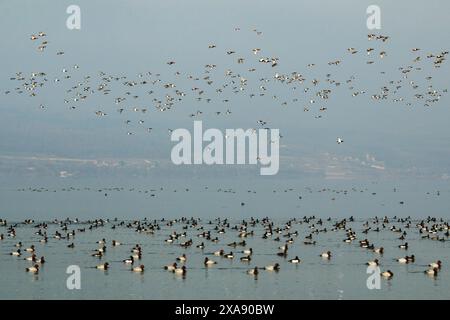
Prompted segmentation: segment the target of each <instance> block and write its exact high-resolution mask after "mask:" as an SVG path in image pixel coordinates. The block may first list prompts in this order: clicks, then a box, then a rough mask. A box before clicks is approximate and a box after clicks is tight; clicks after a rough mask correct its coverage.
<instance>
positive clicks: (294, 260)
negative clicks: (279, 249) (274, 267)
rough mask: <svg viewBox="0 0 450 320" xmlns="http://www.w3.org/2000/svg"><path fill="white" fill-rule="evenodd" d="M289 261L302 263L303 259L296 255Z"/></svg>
mask: <svg viewBox="0 0 450 320" xmlns="http://www.w3.org/2000/svg"><path fill="white" fill-rule="evenodd" d="M289 262H290V263H294V264H296V263H300V262H301V260H300V259H299V258H298V256H295V258H294V259H290V260H289Z"/></svg>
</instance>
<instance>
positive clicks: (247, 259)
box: [240, 256, 252, 262]
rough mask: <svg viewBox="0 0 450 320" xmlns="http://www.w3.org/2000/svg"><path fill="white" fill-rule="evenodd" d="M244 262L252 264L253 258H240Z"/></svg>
mask: <svg viewBox="0 0 450 320" xmlns="http://www.w3.org/2000/svg"><path fill="white" fill-rule="evenodd" d="M240 260H241V261H242V262H250V261H251V260H252V257H251V256H243V257H241V258H240Z"/></svg>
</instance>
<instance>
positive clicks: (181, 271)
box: [173, 266, 186, 275]
mask: <svg viewBox="0 0 450 320" xmlns="http://www.w3.org/2000/svg"><path fill="white" fill-rule="evenodd" d="M173 273H175V274H180V275H185V274H186V266H182V267H181V268H176V269H174V270H173Z"/></svg>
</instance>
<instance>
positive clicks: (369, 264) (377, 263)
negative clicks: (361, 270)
mask: <svg viewBox="0 0 450 320" xmlns="http://www.w3.org/2000/svg"><path fill="white" fill-rule="evenodd" d="M367 265H368V266H371V267H377V266H378V265H379V261H378V259H375V260H372V261H368V262H367Z"/></svg>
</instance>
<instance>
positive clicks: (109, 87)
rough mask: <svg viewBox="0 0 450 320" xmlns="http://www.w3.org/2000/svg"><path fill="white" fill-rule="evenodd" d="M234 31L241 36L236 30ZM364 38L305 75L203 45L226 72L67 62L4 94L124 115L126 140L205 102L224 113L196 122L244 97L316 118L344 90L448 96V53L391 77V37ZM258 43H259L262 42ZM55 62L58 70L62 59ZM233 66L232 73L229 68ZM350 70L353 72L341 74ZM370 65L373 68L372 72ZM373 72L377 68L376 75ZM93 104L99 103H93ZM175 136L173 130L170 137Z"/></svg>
mask: <svg viewBox="0 0 450 320" xmlns="http://www.w3.org/2000/svg"><path fill="white" fill-rule="evenodd" d="M252 31H253V32H254V33H255V35H256V36H257V37H261V36H262V32H261V31H259V30H257V29H253V30H252ZM235 32H243V31H241V29H240V28H235ZM30 39H31V41H32V42H33V43H35V42H38V43H39V45H38V47H37V51H38V52H40V53H42V52H46V51H48V50H49V48H48V47H49V46H50V44H49V41H48V40H47V34H46V33H44V32H39V33H37V34H33V35H31V37H30ZM367 40H368V43H369V44H368V45H367V47H365V48H359V49H357V48H353V47H350V48H347V50H345V51H344V50H343V52H342V56H341V57H340V58H339V59H334V60H331V61H328V62H327V63H323V64H319V63H317V64H316V63H308V64H307V65H305V66H296V68H301V69H305V70H304V72H298V71H292V70H291V71H288V70H286V69H283V62H282V60H281V59H280V58H279V57H276V56H271V55H270V52H266V51H265V50H264V48H261V47H259V46H258V47H255V48H253V49H252V50H250V51H249V52H247V51H245V52H241V51H238V50H236V49H230V48H220V47H219V46H218V45H216V44H213V43H211V44H209V45H208V46H205V49H206V50H209V51H212V52H211V55H212V57H213V58H211V57H209V58H208V60H210V61H211V60H213V59H217V60H218V61H222V62H223V63H222V67H221V63H219V62H217V63H215V62H209V63H207V64H205V65H204V67H203V69H201V70H199V72H198V73H196V74H194V73H186V72H183V71H182V70H181V68H180V69H179V68H178V64H177V61H175V60H170V59H168V61H167V62H166V67H167V74H166V75H163V74H161V73H160V72H152V71H142V72H141V73H139V74H137V75H134V76H129V75H126V74H111V73H108V72H104V71H100V72H99V73H97V74H81V73H80V70H81V69H80V66H79V65H78V64H73V63H70V65H71V66H67V65H66V66H65V67H64V66H61V67H58V68H60V70H59V71H57V72H56V74H54V73H48V72H46V71H42V70H41V71H33V72H31V73H29V72H23V71H18V72H16V74H15V75H13V76H11V77H10V80H11V81H13V82H14V83H15V85H14V88H13V89H9V90H6V91H5V92H4V93H5V94H13V93H15V94H17V95H22V96H23V95H27V96H29V97H31V98H33V99H34V101H36V100H37V101H43V100H40V99H36V98H35V97H38V96H39V94H40V93H41V91H42V90H44V88H46V87H50V88H51V90H52V92H54V91H53V90H63V91H64V95H65V97H64V99H63V101H61V102H60V103H61V104H62V103H64V105H66V106H67V108H68V109H69V110H79V109H87V110H90V111H89V112H92V115H93V116H97V117H99V118H107V116H108V115H110V114H111V113H113V112H117V113H118V114H120V115H123V116H125V119H124V120H123V123H124V124H125V127H126V132H127V134H128V135H134V134H136V133H137V132H138V131H137V130H144V131H145V132H148V133H150V132H152V130H153V127H152V126H151V121H152V120H151V118H150V119H149V118H148V115H149V112H150V111H151V110H156V111H159V112H162V111H168V110H171V109H174V108H175V106H177V105H183V104H184V105H186V106H189V105H192V104H194V105H197V106H201V105H202V103H204V104H206V105H214V107H220V106H223V107H224V108H223V109H220V110H211V107H209V108H207V109H204V108H200V109H198V110H197V111H195V112H192V113H189V116H190V117H192V118H198V117H201V116H202V115H206V114H212V115H216V116H228V115H230V114H232V108H231V103H232V102H233V97H235V96H237V95H239V96H247V97H248V98H250V99H257V98H258V97H260V98H268V99H269V101H270V103H271V104H275V105H278V106H280V107H287V106H291V105H292V106H293V107H294V108H298V109H299V110H302V111H303V112H310V111H311V112H314V118H316V119H320V118H322V117H324V115H325V114H326V111H327V110H328V108H329V106H328V104H329V100H330V98H331V97H332V96H333V95H334V94H335V90H336V89H338V88H340V87H344V86H345V87H346V88H347V90H348V91H349V95H350V96H351V97H353V98H357V97H360V96H363V95H370V99H371V100H372V101H391V102H394V103H402V104H405V105H406V106H409V107H412V106H413V105H416V104H421V105H423V106H425V107H432V106H433V105H434V104H436V103H437V102H439V100H440V99H441V97H442V95H443V94H445V93H447V89H446V88H437V87H435V86H434V85H433V83H432V80H433V76H434V74H433V72H435V70H438V69H439V68H441V66H442V65H443V63H444V62H445V60H446V56H447V55H448V51H442V52H436V53H422V50H421V49H420V48H412V49H411V52H410V53H409V54H410V55H411V56H410V57H408V58H407V60H406V61H405V62H404V63H403V64H401V65H397V67H396V69H394V70H393V71H392V70H390V71H389V72H388V71H383V68H384V66H383V61H384V60H387V59H389V54H388V51H387V50H388V49H387V48H386V45H387V43H388V42H390V37H389V36H386V35H377V34H369V35H368V36H367ZM260 41H261V40H258V43H260ZM217 52H219V53H218V54H217ZM220 52H222V53H220ZM56 55H57V56H61V57H63V56H64V55H65V52H64V51H57V52H56ZM51 59H54V57H51ZM61 59H63V60H61V64H63V63H66V64H69V63H68V62H67V61H65V60H64V58H61ZM224 59H225V60H224ZM55 61H56V62H55V64H56V65H58V60H55ZM355 62H356V63H360V64H362V65H363V66H364V65H365V66H367V68H368V69H366V70H363V71H362V72H364V73H367V74H373V75H374V77H375V78H376V79H377V80H382V83H381V84H380V87H378V88H368V87H365V86H364V84H363V83H361V82H360V81H359V78H358V75H357V74H356V72H355V71H354V70H355V66H353V65H352V64H353V63H355ZM230 64H231V65H232V67H228V66H229V65H230ZM347 64H348V65H349V67H350V70H345V69H344V70H343V69H342V68H344V66H345V65H347ZM372 65H373V66H374V67H371V66H372ZM375 66H376V68H377V69H373V68H375ZM318 67H320V69H319V70H320V71H317V72H316V71H315V69H316V68H318ZM322 67H324V68H326V69H327V70H326V71H325V75H322V76H319V75H318V74H316V73H319V72H320V73H322V72H323V71H322V70H323V69H322ZM371 68H372V69H371ZM344 73H350V74H349V76H347V77H344V78H342V77H340V76H339V75H338V74H344ZM186 83H187V85H186ZM276 92H278V94H276ZM96 96H97V97H102V96H104V97H106V98H105V99H107V100H106V101H105V102H103V103H99V101H100V100H98V99H96V98H95V97H96ZM92 100H93V101H95V102H92V103H90V101H92ZM93 103H95V105H97V107H95V109H92V108H93V107H92V104H93ZM32 104H36V102H32ZM38 104H39V108H41V109H43V110H45V109H48V105H47V104H46V103H44V102H42V103H38ZM49 104H50V105H54V104H55V103H54V102H49ZM57 104H59V103H57ZM89 104H91V106H89ZM98 104H102V106H98ZM149 124H150V125H149ZM269 126H270V123H269V121H268V120H267V119H256V120H255V128H254V129H255V130H256V127H259V128H266V129H268V128H269ZM172 130H173V129H171V128H168V131H169V133H170V132H171V131H172ZM139 132H141V131H139ZM343 142H344V139H343V138H342V137H337V139H336V143H338V144H341V143H343Z"/></svg>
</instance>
